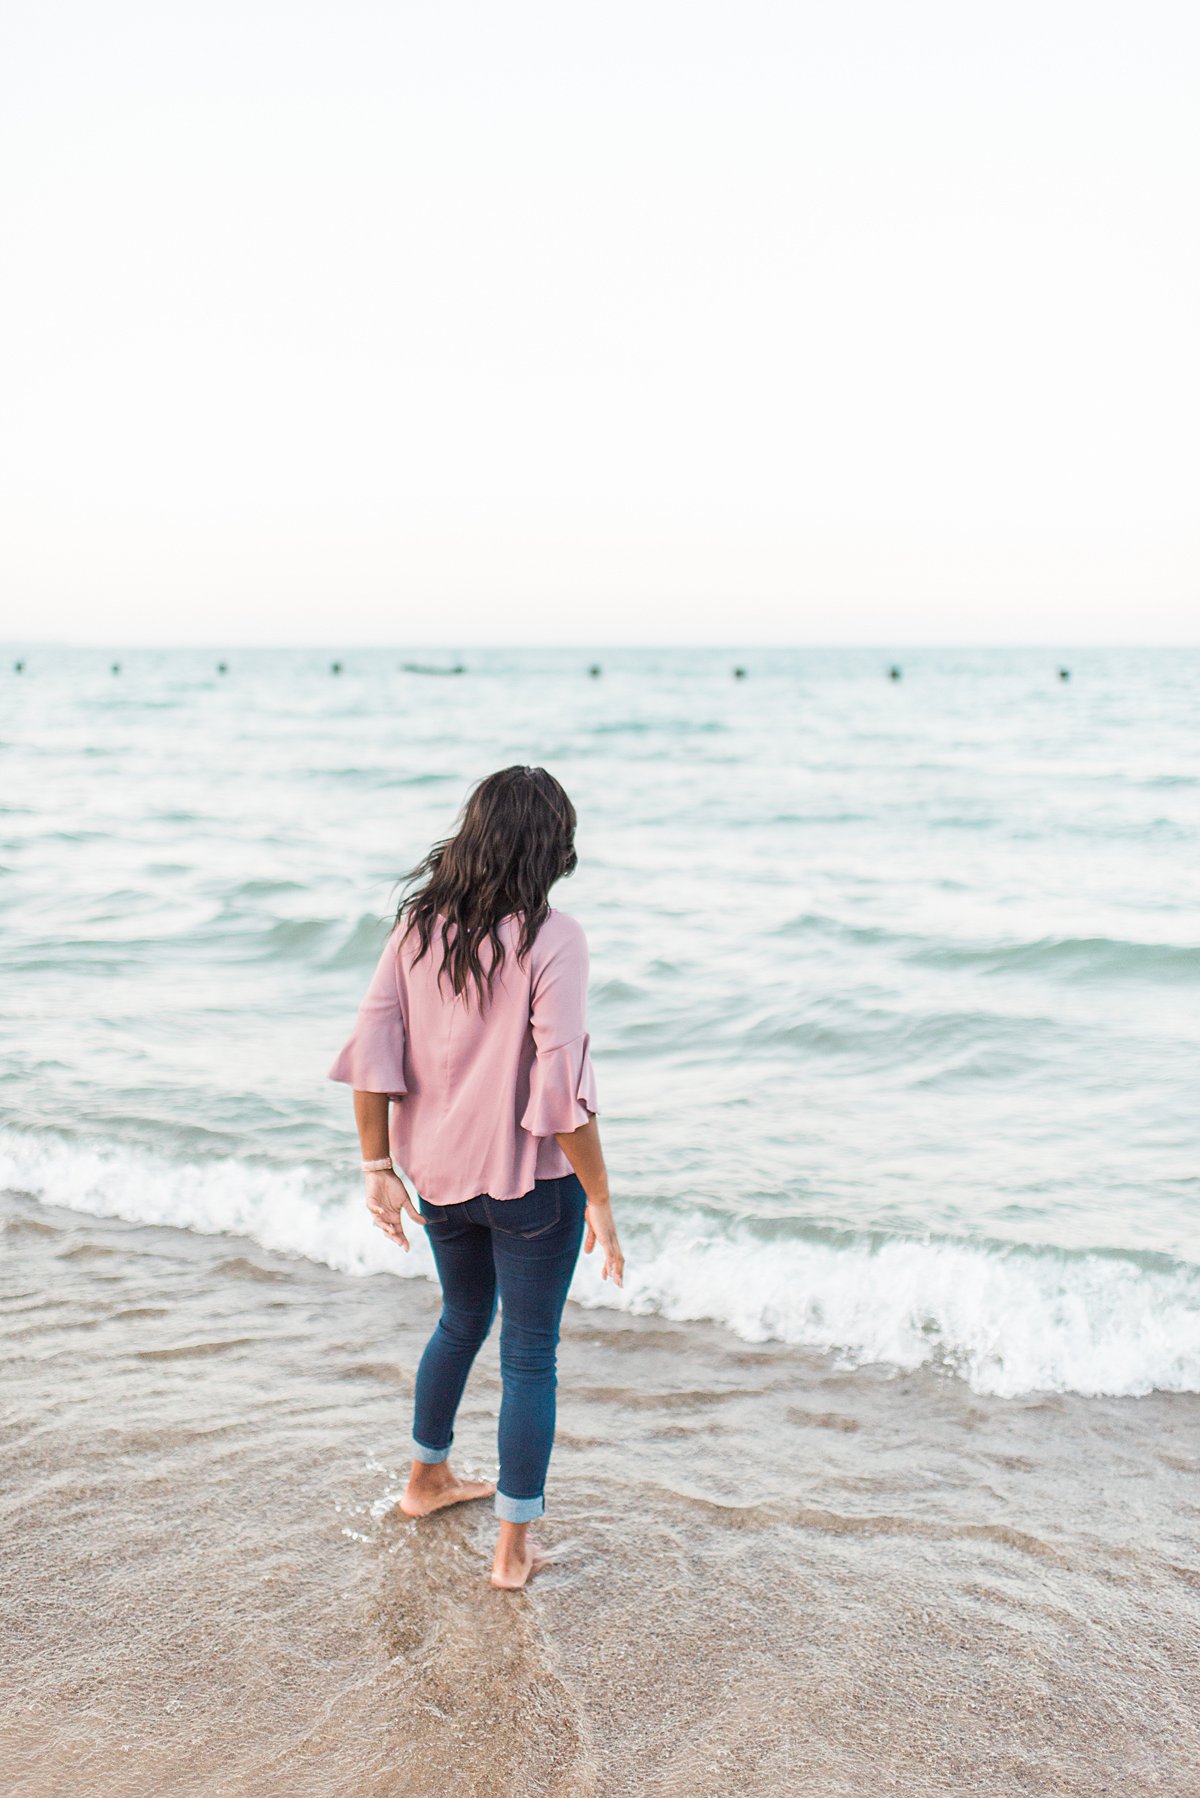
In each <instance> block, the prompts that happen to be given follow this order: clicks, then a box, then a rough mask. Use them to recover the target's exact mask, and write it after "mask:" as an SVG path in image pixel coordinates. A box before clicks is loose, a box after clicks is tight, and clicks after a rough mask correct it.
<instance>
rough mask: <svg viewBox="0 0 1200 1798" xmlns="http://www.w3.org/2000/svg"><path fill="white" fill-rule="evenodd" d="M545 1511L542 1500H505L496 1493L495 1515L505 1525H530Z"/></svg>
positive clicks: (503, 1496) (543, 1500)
mask: <svg viewBox="0 0 1200 1798" xmlns="http://www.w3.org/2000/svg"><path fill="white" fill-rule="evenodd" d="M545 1511H546V1500H545V1499H544V1498H506V1497H505V1495H504V1493H503V1492H497V1493H496V1515H497V1517H499V1518H501V1519H502V1520H503V1521H504V1522H505V1523H532V1522H533V1520H534V1518H535V1517H542V1516H544V1515H545Z"/></svg>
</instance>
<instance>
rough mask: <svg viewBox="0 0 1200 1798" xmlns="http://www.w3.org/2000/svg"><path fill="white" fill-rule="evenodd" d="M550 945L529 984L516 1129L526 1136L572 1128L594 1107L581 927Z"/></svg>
mask: <svg viewBox="0 0 1200 1798" xmlns="http://www.w3.org/2000/svg"><path fill="white" fill-rule="evenodd" d="M571 924H572V929H571V930H570V932H569V933H568V934H567V935H565V936H564V939H563V941H562V942H561V943H558V944H556V945H555V947H554V948H553V949H552V951H551V953H550V956H549V958H548V959H547V961H546V963H545V965H544V966H543V968H542V969H541V971H540V973H539V974H538V976H537V978H536V979H535V981H534V983H533V991H532V995H531V1001H532V1002H531V1007H530V1019H529V1021H530V1025H531V1027H532V1030H533V1041H534V1049H535V1056H534V1062H533V1066H532V1068H531V1070H530V1075H529V1103H528V1104H527V1105H526V1107H525V1110H524V1111H523V1112H522V1114H521V1128H522V1129H523V1130H528V1132H529V1134H530V1135H531V1136H557V1135H558V1133H559V1132H560V1131H562V1132H563V1133H564V1134H566V1133H569V1132H570V1131H572V1130H578V1129H580V1128H581V1126H582V1125H584V1124H586V1123H587V1121H588V1118H589V1117H590V1116H591V1115H592V1114H593V1113H596V1112H599V1109H600V1107H599V1106H598V1104H597V1103H596V1076H595V1072H594V1070H593V1068H592V1061H591V1053H590V1049H591V1039H590V1037H589V1035H588V1032H587V1030H586V1028H585V1025H586V1022H587V984H588V946H587V938H586V937H585V936H584V934H583V930H582V928H581V927H580V926H579V925H578V924H576V923H575V921H574V919H572V920H571Z"/></svg>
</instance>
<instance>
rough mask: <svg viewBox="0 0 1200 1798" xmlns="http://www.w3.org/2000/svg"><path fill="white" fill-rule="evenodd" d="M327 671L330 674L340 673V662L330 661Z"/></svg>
mask: <svg viewBox="0 0 1200 1798" xmlns="http://www.w3.org/2000/svg"><path fill="white" fill-rule="evenodd" d="M329 672H330V674H340V673H341V672H342V664H341V663H340V662H330V664H329Z"/></svg>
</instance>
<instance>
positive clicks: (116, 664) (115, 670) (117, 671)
mask: <svg viewBox="0 0 1200 1798" xmlns="http://www.w3.org/2000/svg"><path fill="white" fill-rule="evenodd" d="M112 671H113V673H114V674H120V672H121V664H120V662H114V663H113V665H112Z"/></svg>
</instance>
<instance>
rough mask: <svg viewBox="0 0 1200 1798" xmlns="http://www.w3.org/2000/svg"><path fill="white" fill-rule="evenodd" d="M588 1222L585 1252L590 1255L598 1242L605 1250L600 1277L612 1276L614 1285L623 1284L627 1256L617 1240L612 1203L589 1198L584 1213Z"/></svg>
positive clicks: (584, 1245) (604, 1278)
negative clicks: (622, 1251)
mask: <svg viewBox="0 0 1200 1798" xmlns="http://www.w3.org/2000/svg"><path fill="white" fill-rule="evenodd" d="M583 1216H584V1221H585V1223H586V1224H587V1233H586V1235H585V1236H584V1239H583V1252H584V1254H585V1255H590V1254H591V1252H592V1250H593V1249H594V1248H595V1246H596V1244H597V1242H598V1243H599V1244H600V1247H601V1249H602V1250H603V1251H604V1266H603V1267H602V1268H601V1269H600V1278H601V1279H602V1280H607V1279H609V1278H610V1277H611V1279H612V1282H613V1285H614V1286H620V1285H622V1284H623V1281H622V1275H623V1274H624V1272H625V1257H624V1255H622V1253H621V1245H620V1243H619V1242H618V1241H617V1226H616V1222H615V1220H614V1218H613V1214H612V1204H611V1201H610V1200H608V1199H589V1200H588V1203H587V1210H586V1211H585V1212H584V1214H583Z"/></svg>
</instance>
